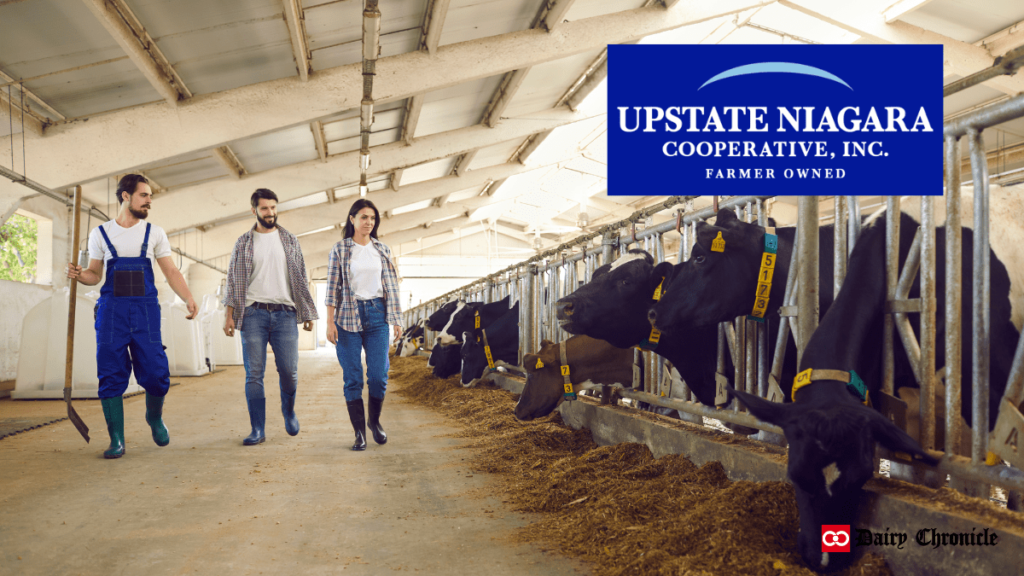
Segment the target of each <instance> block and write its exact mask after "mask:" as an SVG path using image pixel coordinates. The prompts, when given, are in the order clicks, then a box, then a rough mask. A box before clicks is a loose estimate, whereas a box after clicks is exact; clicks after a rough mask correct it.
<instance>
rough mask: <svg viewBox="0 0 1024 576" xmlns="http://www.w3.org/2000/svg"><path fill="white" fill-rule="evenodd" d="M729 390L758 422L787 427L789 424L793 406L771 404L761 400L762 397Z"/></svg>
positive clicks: (777, 403)
mask: <svg viewBox="0 0 1024 576" xmlns="http://www.w3.org/2000/svg"><path fill="white" fill-rule="evenodd" d="M727 390H728V391H729V394H731V395H732V396H735V397H736V398H739V400H740V402H742V403H743V405H744V406H746V407H747V409H748V410H750V413H751V414H753V415H754V416H755V417H756V418H757V419H758V420H761V421H762V422H768V423H769V424H775V425H776V426H785V425H786V424H787V423H789V419H790V414H791V408H790V406H791V405H788V404H780V403H779V402H771V401H769V400H765V399H764V398H761V397H760V396H755V395H753V394H747V393H746V392H743V391H742V390H733V389H732V388H728V389H727Z"/></svg>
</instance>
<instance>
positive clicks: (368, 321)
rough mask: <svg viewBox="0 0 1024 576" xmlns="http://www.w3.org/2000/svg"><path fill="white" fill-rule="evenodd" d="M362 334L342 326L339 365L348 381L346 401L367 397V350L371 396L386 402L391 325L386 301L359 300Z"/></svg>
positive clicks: (389, 364) (339, 329) (339, 332)
mask: <svg viewBox="0 0 1024 576" xmlns="http://www.w3.org/2000/svg"><path fill="white" fill-rule="evenodd" d="M356 305H357V306H358V307H359V321H360V322H361V323H362V326H363V331H362V332H348V331H346V330H342V329H341V326H338V346H337V348H336V350H337V353H338V363H339V364H341V372H342V378H343V379H344V380H345V400H346V401H347V402H352V401H354V400H358V399H359V398H361V397H362V396H363V361H362V354H361V353H362V350H363V349H365V350H366V378H367V380H369V384H370V396H372V397H374V398H378V399H380V400H383V399H384V393H385V392H387V389H388V370H389V369H390V368H391V361H390V360H389V359H388V323H387V319H386V317H385V310H384V299H383V298H374V299H373V300H357V301H356Z"/></svg>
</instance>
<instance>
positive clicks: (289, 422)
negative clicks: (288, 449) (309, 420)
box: [281, 392, 299, 436]
mask: <svg viewBox="0 0 1024 576" xmlns="http://www.w3.org/2000/svg"><path fill="white" fill-rule="evenodd" d="M281 413H282V414H284V430H285V432H287V433H288V435H289V436H295V435H297V434H298V433H299V419H298V417H296V416H295V394H285V393H284V392H281Z"/></svg>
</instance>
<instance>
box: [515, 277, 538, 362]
mask: <svg viewBox="0 0 1024 576" xmlns="http://www.w3.org/2000/svg"><path fill="white" fill-rule="evenodd" d="M524 268H525V269H524V270H520V272H521V273H523V276H522V277H521V278H520V279H519V282H521V286H522V288H521V290H522V294H523V306H522V309H523V325H522V326H520V329H519V335H520V338H521V339H522V341H523V343H522V346H523V350H525V354H529V353H532V352H536V351H537V349H538V346H535V345H534V341H533V334H534V323H533V311H534V305H535V301H534V296H533V292H534V290H533V279H534V276H533V271H532V269H531V267H530V266H526V267H524ZM522 363H523V357H522V356H520V358H519V365H520V366H522Z"/></svg>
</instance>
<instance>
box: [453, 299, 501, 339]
mask: <svg viewBox="0 0 1024 576" xmlns="http://www.w3.org/2000/svg"><path fill="white" fill-rule="evenodd" d="M510 299H511V297H510V296H505V297H504V298H502V299H501V300H499V301H497V302H492V303H490V304H484V303H482V302H469V303H467V304H466V306H464V307H463V308H461V309H460V310H459V311H457V312H455V313H454V314H452V319H451V322H449V323H448V326H447V327H446V328H445V333H447V334H450V335H452V336H458V335H461V334H464V333H465V332H473V333H474V334H475V333H476V332H475V331H474V328H475V321H474V318H475V317H476V313H477V312H479V313H480V315H481V316H482V317H483V316H486V318H482V324H481V325H482V326H486V325H487V324H488V323H490V322H494V321H495V320H497V319H498V318H501V317H502V316H504V315H505V314H506V313H507V312H508V303H509V300H510ZM463 342H465V340H463Z"/></svg>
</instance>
